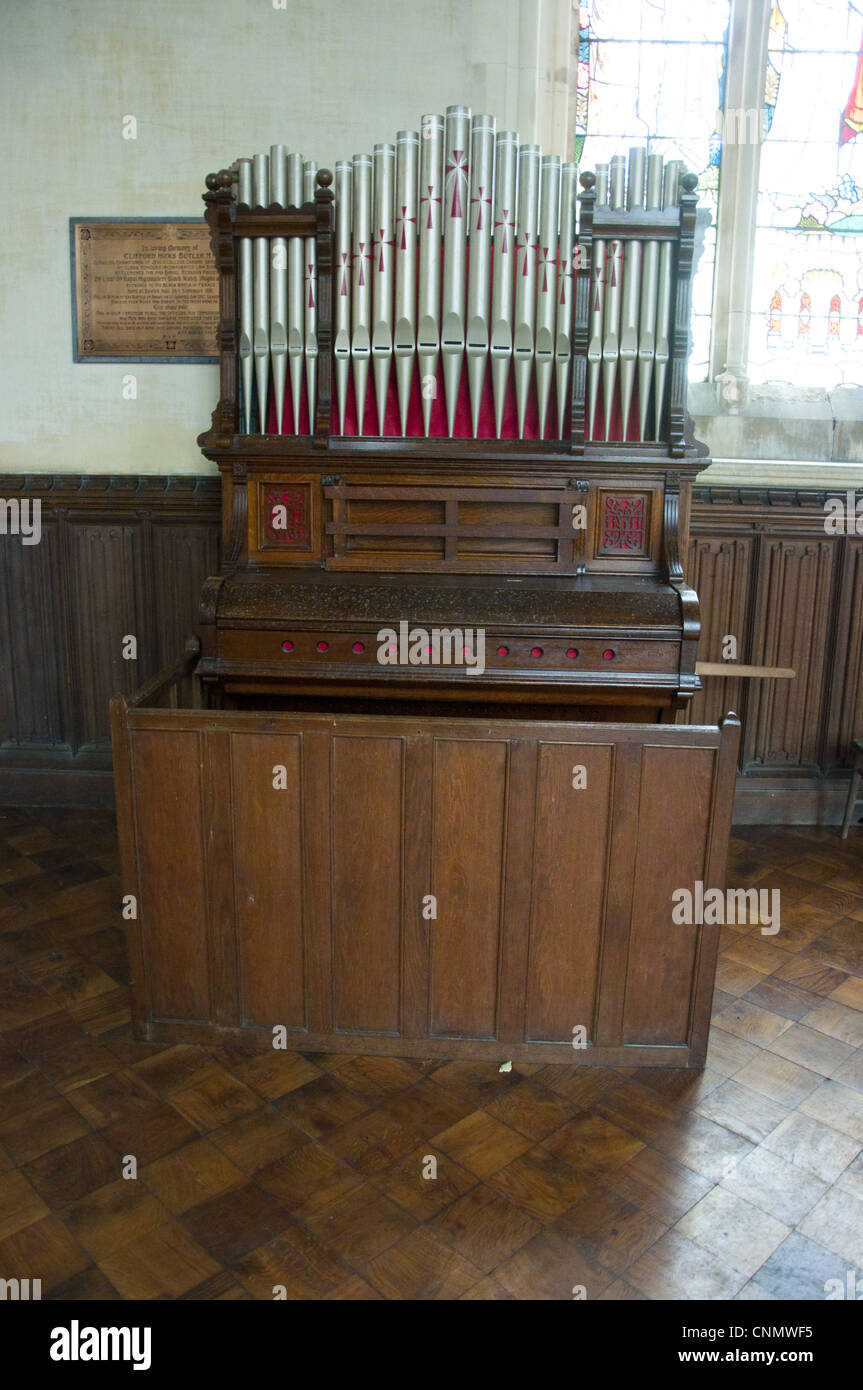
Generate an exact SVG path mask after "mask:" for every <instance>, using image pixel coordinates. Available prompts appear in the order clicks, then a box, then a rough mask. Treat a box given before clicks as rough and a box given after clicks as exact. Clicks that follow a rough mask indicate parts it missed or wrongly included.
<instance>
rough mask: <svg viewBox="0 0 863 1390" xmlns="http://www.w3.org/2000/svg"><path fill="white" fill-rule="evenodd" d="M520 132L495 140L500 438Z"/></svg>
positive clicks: (494, 379)
mask: <svg viewBox="0 0 863 1390" xmlns="http://www.w3.org/2000/svg"><path fill="white" fill-rule="evenodd" d="M517 164H518V135H517V134H516V132H515V131H514V130H504V131H501V133H500V135H498V137H497V141H496V144H495V180H494V274H493V278H492V286H491V384H492V391H493V393H494V421H495V430H496V433H497V437H498V439H500V434H501V429H502V427H503V409H504V405H505V403H506V391H507V386H508V384H509V373H510V366H511V364H512V309H513V303H514V295H515V270H514V263H515V228H516V220H515V214H516V187H517V173H516V171H517Z"/></svg>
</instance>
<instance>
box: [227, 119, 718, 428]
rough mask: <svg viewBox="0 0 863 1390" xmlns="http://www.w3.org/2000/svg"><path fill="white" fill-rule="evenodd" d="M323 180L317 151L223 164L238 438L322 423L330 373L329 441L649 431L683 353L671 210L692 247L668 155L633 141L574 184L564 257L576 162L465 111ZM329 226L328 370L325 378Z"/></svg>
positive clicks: (683, 182)
mask: <svg viewBox="0 0 863 1390" xmlns="http://www.w3.org/2000/svg"><path fill="white" fill-rule="evenodd" d="M334 168H335V178H334V179H333V177H332V176H330V175H328V174H325V173H323V172H322V175H321V178H320V180H318V178H317V174H318V166H317V164H316V162H315V161H314V160H308V161H305V162H304V161H303V157H302V156H301V155H299V154H296V153H288V151H287V149H286V147H285V146H284V145H272V146H271V147H270V152H269V155H266V154H258V155H255V156H254V157H253V158H252V159H245V158H244V159H239V160H237V161H236V163H235V165H234V166H233V167H232V170H230V171H224V173H225V179H226V181H227V184H222V186H227V185H232V184H234V183H235V184H236V193H235V194H234V195H233V196H234V197H235V199H236V202H237V204H238V205H239V208H240V211H241V212H242V213H243V217H244V219H245V220H244V225H243V227H242V229H241V230H239V231H238V234H237V242H236V245H237V254H236V260H235V274H236V337H235V343H236V348H235V351H236V358H237V368H238V371H237V375H238V376H239V383H238V396H237V399H238V407H237V409H238V416H239V427H240V428H241V429H242V430H243V431H244V432H245V433H247V434H251V433H255V432H257V433H260V434H266V433H267V432H268V431H269V430H270V429H275V432H276V433H277V434H282V433H284V432H285V431H287V432H290V433H293V434H298V433H299V431H300V429H301V428H302V429H306V428H308V429H309V431H312V432H315V431H320V430H321V429H322V428H324V426H322V424H321V418H320V417H319V415H318V411H317V406H318V397H319V394H320V393H321V392H322V391H323V392H325V393H326V394H325V395H324V397H323V400H324V401H326V400H327V399H328V394H329V390H330V378H331V376H332V393H333V417H332V418H333V423H332V426H331V428H332V430H333V432H337V433H339V434H341V435H344V434H346V433H350V432H351V431H354V432H356V433H357V434H363V433H364V432H365V431H366V429H367V427H369V428H370V429H371V431H372V433H373V434H374V435H376V436H377V437H382V436H383V435H384V433H385V431H386V430H387V428H390V429H391V430H392V429H395V432H396V436H397V437H398V436H400V437H402V438H406V437H408V435H409V433H416V432H417V431H419V430H421V431H422V433H424V434H425V435H426V436H431V434H432V429H433V426H434V430H435V432H436V433H439V434H443V435H444V436H445V437H449V438H455V437H456V436H465V435H467V436H470V437H473V438H474V439H479V438H480V437H481V436H483V435H489V434H491V435H494V436H496V437H497V438H501V437H502V436H503V435H504V434H510V435H515V436H516V437H518V438H520V439H524V438H525V437H526V436H527V435H531V436H533V437H534V438H537V439H539V440H543V439H545V438H546V437H552V438H557V439H562V440H563V439H566V438H567V437H568V433H569V425H570V420H572V422H573V430H574V433H573V439H574V440H575V438H576V433H577V434H578V438H579V439H581V440H582V441H585V442H587V443H593V444H598V443H601V442H605V443H612V442H614V443H625V442H627V441H631V442H632V443H639V444H643V445H652V444H653V443H654V441H655V442H662V441H663V440H664V439H665V437H666V434H667V433H668V431H669V429H672V428H673V425H672V421H671V414H670V411H669V401H668V393H669V380H670V367H671V361H672V356H673V354H674V352H675V351H676V352H677V353H679V352H680V349H679V348H677V349H675V346H674V344H675V337H674V332H673V329H674V315H675V313H677V312H679V307H680V306H679V303H678V298H677V288H676V287H677V284H678V275H679V271H678V261H677V259H676V246H677V244H678V241H679V240H680V238H681V237H682V235H683V230H682V229H683V218H684V209H683V206H682V204H683V203H686V205H687V209H688V210H687V214H686V215H687V216H688V218H689V219H690V220H689V224H688V225H689V227H690V232H689V234H690V235H691V228H692V227H693V226H694V221H693V219H694V207H695V199H694V186H695V180H694V178H692V177H687V178H683V177H682V172H683V171H682V165H681V162H680V161H679V160H670V161H668V163H666V164H665V165H663V161H662V158H661V156H659V155H656V154H649V155H648V154H647V152H646V151H645V150H644V149H643V148H634V149H631V150H630V151H629V155H628V160H627V159H626V158H625V157H624V156H623V155H621V154H616V155H614V156H613V157H612V159H611V161H610V163H609V164H603V163H600V164H598V165H597V166H596V174H595V176H594V175H592V174H585V175H584V176H583V177H582V183H583V185H584V187H585V189H586V190H587V194H586V195H585V196H587V197H588V199H589V202H588V204H586V205H585V208H584V209H583V212H584V217H586V221H584V222H583V225H582V228H581V230H582V234H583V236H582V239H583V241H584V248H583V249H584V252H585V254H584V256H582V257H580V252H579V243H578V236H579V233H578V230H577V229H578V225H579V219H580V218H581V217H582V213H580V212H579V207H580V200H579V198H578V197H577V190H576V184H577V180H578V167H577V165H576V164H574V163H563V162H562V161H561V159H560V158H559V157H558V156H556V155H548V154H545V155H544V154H543V152H542V151H541V149H540V147H539V146H538V145H535V144H522V145H519V139H518V134H517V133H516V132H514V131H501V132H499V133H498V132H497V131H496V123H495V120H494V118H493V117H492V116H486V115H476V116H472V115H471V112H470V110H469V108H468V107H465V106H450V107H448V108H447V111H446V115H445V116H441V115H426V116H423V117H422V120H421V127H420V130H419V131H411V130H405V131H399V132H398V134H397V136H396V138H395V143H394V144H388V143H380V144H378V145H376V146H375V147H374V153H373V155H368V154H357V155H354V157H353V159H352V160H340V161H338V162H336V164H335V166H334ZM211 177H212V178H213V179H216V178H217V176H211ZM218 178H219V179H221V178H222V176H221V175H220V176H218ZM332 183H334V189H333V192H332V193H331V192H330V191H329V187H330V184H332ZM684 192H685V193H686V195H687V197H686V198H683V197H682V194H683V193H684ZM327 203H332V204H333V207H332V209H331V210H329V211H324V212H323V213H322V212H321V208H322V206H325V205H326V204H327ZM316 208H317V209H318V211H317V212H316V211H315V209H316ZM588 208H589V212H588V210H587V209H588ZM672 210H677V211H678V216H676V217H675V216H669V214H670V213H672ZM287 212H290V213H291V214H293V213H294V212H296V219H295V221H299V222H300V224H301V225H304V227H305V230H304V231H303V233H302V234H299V233H298V232H294V231H292V230H291V225H292V224H291V221H290V217H288V216H286V217H285V218H283V219H282V220H281V221H280V220H279V214H281V213H287ZM321 218H323V219H324V220H323V221H322V220H321ZM630 218H631V219H632V228H631V231H630V230H629V228H628V225H627V223H628V219H630ZM327 219H328V220H327ZM652 219H653V220H652ZM286 222H287V223H288V226H287V229H286V231H285V232H282V231H281V228H282V227H283V226H284V225H285V223H286ZM265 224H266V225H265ZM327 226H328V227H329V228H330V229H331V237H332V242H331V261H330V249H329V248H328V249H327V250H326V253H325V254H326V256H327V262H329V263H331V266H332V272H331V279H328V281H327V283H326V289H327V294H326V304H325V306H324V307H325V309H326V310H328V311H329V315H330V316H329V318H328V319H327V320H326V322H325V327H324V332H325V337H324V339H323V341H324V342H325V343H326V344H327V347H326V351H327V353H328V355H329V354H331V359H330V360H331V369H328V370H327V373H326V378H325V381H323V384H322V377H321V371H322V367H321V358H320V357H319V351H322V350H323V349H322V348H320V347H319V344H320V342H321V339H320V330H321V326H322V324H321V319H320V315H321V313H322V312H323V309H322V307H321V300H320V294H321V285H320V284H319V278H318V275H319V266H318V259H319V256H320V254H321V251H320V245H321V243H320V242H319V237H320V235H321V234H322V229H323V228H325V227H327ZM259 228H261V229H262V230H261V233H259ZM264 231H265V232H266V234H263V232H264ZM578 285H583V290H580V291H579V292H578V294H577V293H576V288H577V286H578ZM582 294H583V298H581V297H580V296H581V295H582ZM574 342H576V343H577V352H578V354H580V366H579V370H578V372H576V371H575V370H574V366H573V363H574V356H573V344H574ZM463 376H466V378H467V380H466V382H465V390H464V396H465V398H466V399H467V400H468V402H469V410H468V412H466V413H465V412H460V410H459V401H460V399H461V395H460V393H461V388H462V378H463ZM370 388H371V390H372V396H373V399H369V393H370ZM674 389H675V390H677V391H678V392H679V388H678V387H675V388H674ZM440 396H442V400H440V401H438V397H440ZM576 398H577V399H576ZM351 400H353V406H354V415H355V418H354V416H352V415H351V409H350V406H351ZM582 400H583V417H584V424H583V426H582V425H580V424H579V426H578V431H576V429H575V425H576V420H577V419H580V418H581V417H580V415H579V411H580V409H581V406H580V405H579V402H581V401H582ZM436 401H438V404H437V406H436V405H435V402H436ZM303 402H305V406H306V408H305V410H304V407H303ZM486 402H488V406H487V405H486ZM486 410H489V413H488V414H486V413H484V412H486ZM492 416H493V424H492V418H491V417H492ZM420 417H421V421H422V423H421V425H420V424H419V420H420ZM323 418H325V416H324V417H323ZM306 420H307V421H308V424H307V425H306V424H305V423H304V422H305V421H306ZM388 421H392V422H397V423H394V424H391V425H389V426H388V423H387V422H388ZM271 422H272V423H271ZM372 422H374V423H372Z"/></svg>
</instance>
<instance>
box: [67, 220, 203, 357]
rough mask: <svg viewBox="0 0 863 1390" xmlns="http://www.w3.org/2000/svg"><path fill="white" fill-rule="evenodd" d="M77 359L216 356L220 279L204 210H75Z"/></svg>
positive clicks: (74, 304) (74, 289) (74, 283)
mask: <svg viewBox="0 0 863 1390" xmlns="http://www.w3.org/2000/svg"><path fill="white" fill-rule="evenodd" d="M71 230H72V266H73V276H72V294H73V310H74V320H75V360H76V361H77V362H98V361H100V360H101V361H106V360H107V361H127V362H134V361H144V362H157V361H162V362H177V361H186V362H188V361H198V362H200V361H205V362H209V361H215V360H217V354H218V327H219V281H218V275H217V274H216V267H215V264H214V262H213V253H212V251H211V250H210V234H209V228H208V227H207V226H206V224H205V223H204V222H203V221H201V220H199V219H198V218H194V219H193V218H189V219H188V220H183V219H177V220H176V221H173V222H168V221H163V220H162V219H161V218H159V219H157V218H141V219H139V220H137V221H132V220H129V221H116V220H115V221H109V220H108V219H100V218H94V219H91V220H89V221H85V220H84V219H79V218H72V219H71Z"/></svg>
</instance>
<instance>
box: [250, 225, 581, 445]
mask: <svg viewBox="0 0 863 1390" xmlns="http://www.w3.org/2000/svg"><path fill="white" fill-rule="evenodd" d="M469 254H470V253H469V252H468V255H469ZM417 257H419V250H418V251H417ZM441 257H443V252H442V251H441ZM493 264H494V248H493V247H492V266H493ZM417 274H419V270H417ZM489 362H490V356H489V357H488V358H487V359H486V371H485V382H484V386H483V395H482V403H481V406H480V412H479V435H478V438H480V439H495V438H496V437H497V436H496V433H495V428H494V396H493V394H492V388H491V371H490V369H489ZM363 426H364V428H363V434H364V435H366V436H369V435H371V436H375V435H377V432H378V407H377V396H376V395H375V386H374V366H373V359H370V361H369V382H368V390H367V391H366V402H365V412H364V416H363ZM338 429H339V419H338V405H337V401H336V394H335V386H334V389H333V405H332V414H331V416H330V431H331V433H332V434H338ZM282 432H283V433H284V434H308V433H309V432H310V430H309V409H308V401H307V398H306V381H305V364H304V371H303V392H302V401H301V404H300V418H299V424H298V425H296V424H295V422H294V418H293V409H292V406H291V382H290V369H289V370H288V379H287V383H286V387H285V407H284V418H283V425H282ZM429 432H430V437H432V438H439V439H440V438H442V439H446V438H448V434H447V415H446V395H445V393H444V384H443V365H442V359H441V356H440V354H439V355H438V366H437V378H436V386H435V396H434V399H433V401H432V410H431V423H430V431H429ZM267 433H268V434H275V433H276V407H275V401H274V399H273V385H272V378H271V380H270V388H269V400H268V408H267ZM358 433H359V431H358V429H357V405H356V398H355V396H354V380H353V365H352V367H351V372H350V380H349V385H348V399H347V408H346V410H345V436H346V437H347V436H350V435H353V436H356V435H357V434H358ZM384 434H385V435H386V436H387V437H389V438H401V437H402V435H401V425H400V417H399V400H398V389H397V386H396V373H395V356H393V358H392V364H391V367H390V380H389V388H388V391H387V408H386V417H385V420H384ZM564 434H565V437H567V438H568V437H569V420H568V419H567V420H566V421H565V423H564ZM404 437H405V438H408V439H422V438H424V431H423V415H422V397H421V394H420V379H419V363H418V361H417V360H416V357H415V358H414V370H413V385H412V387H411V398H410V405H409V407H408V417H407V433H406V435H405V436H404ZM453 437H454V438H456V439H472V438H473V428H472V425H471V409H470V390H469V387H468V377H467V354H466V353H465V354H464V356H463V359H462V373H461V383H460V386H459V396H458V404H457V406H456V413H455V424H454V426H453ZM500 437H501V439H517V438H518V415H517V412H516V403H515V386H514V384H513V380H512V369H510V380H509V386H508V389H507V394H506V401H505V404H504V411H503V420H502V423H501V436H500ZM538 437H539V416H538V412H537V404H536V381H535V376H534V372H533V371H531V384H530V392H529V395H528V402H527V410H526V412H525V420H524V438H525V439H537V438H538ZM543 437H544V438H545V439H557V438H558V434H557V391H556V383H555V381H554V377H553V378H552V388H551V395H550V398H549V403H548V414H547V415H546V421H545V434H544V436H543Z"/></svg>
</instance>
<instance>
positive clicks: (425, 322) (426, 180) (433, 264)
mask: <svg viewBox="0 0 863 1390" xmlns="http://www.w3.org/2000/svg"><path fill="white" fill-rule="evenodd" d="M421 133H422V139H421V146H420V164H421V168H420V212H419V224H420V225H419V240H420V256H419V308H418V313H417V361H418V363H419V373H420V395H421V397H422V410H423V429H424V430H425V433H426V434H427V435H428V433H429V431H430V429H431V410H432V403H433V401H434V398H435V393H436V390H437V363H438V356H439V354H440V317H439V316H440V280H441V274H440V271H441V263H440V261H441V208H442V205H443V190H442V184H441V180H442V177H443V137H444V123H443V117H442V116H423V118H422V124H421Z"/></svg>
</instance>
